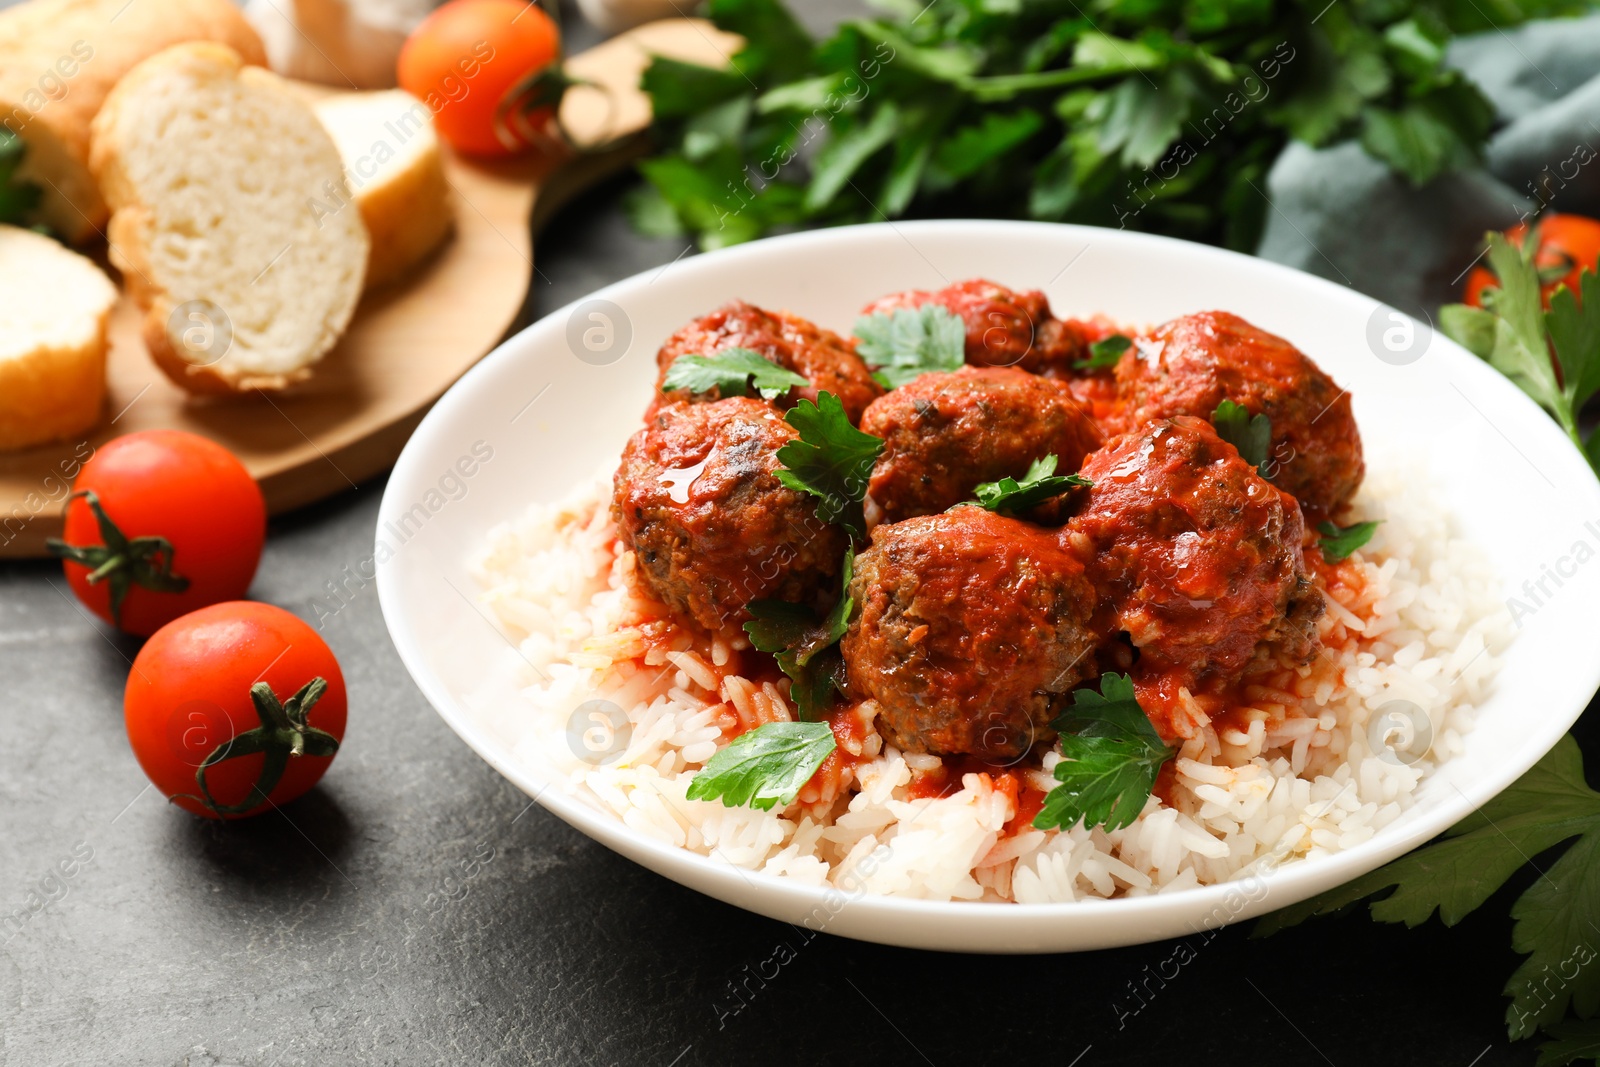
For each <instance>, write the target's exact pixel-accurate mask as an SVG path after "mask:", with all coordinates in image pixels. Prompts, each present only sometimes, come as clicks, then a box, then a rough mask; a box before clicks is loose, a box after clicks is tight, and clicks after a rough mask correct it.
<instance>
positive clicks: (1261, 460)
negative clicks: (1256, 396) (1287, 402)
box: [1211, 400, 1272, 481]
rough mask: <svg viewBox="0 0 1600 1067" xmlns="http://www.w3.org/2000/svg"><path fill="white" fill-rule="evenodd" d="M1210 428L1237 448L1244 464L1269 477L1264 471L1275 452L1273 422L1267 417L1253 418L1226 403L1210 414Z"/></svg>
mask: <svg viewBox="0 0 1600 1067" xmlns="http://www.w3.org/2000/svg"><path fill="white" fill-rule="evenodd" d="M1211 425H1212V426H1214V427H1216V430H1217V436H1218V437H1220V438H1222V439H1223V440H1224V441H1226V442H1228V443H1229V444H1230V445H1232V446H1233V447H1234V448H1237V449H1238V450H1239V455H1240V456H1241V457H1243V459H1244V461H1245V462H1246V463H1248V464H1250V465H1251V466H1252V467H1254V468H1255V469H1256V470H1257V471H1260V472H1261V476H1262V477H1264V478H1265V477H1266V472H1265V471H1264V470H1262V468H1263V467H1264V466H1266V462H1267V456H1268V455H1269V454H1270V449H1271V448H1272V422H1271V420H1269V419H1268V418H1267V417H1266V416H1265V415H1257V416H1255V417H1254V418H1252V417H1251V416H1250V412H1248V411H1246V410H1245V408H1244V405H1242V404H1235V403H1234V402H1233V401H1231V400H1224V401H1223V402H1222V403H1220V404H1218V405H1217V410H1215V411H1213V412H1212V413H1211ZM1267 480H1268V481H1271V480H1272V479H1270V478H1268V479H1267Z"/></svg>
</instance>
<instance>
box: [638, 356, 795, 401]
mask: <svg viewBox="0 0 1600 1067" xmlns="http://www.w3.org/2000/svg"><path fill="white" fill-rule="evenodd" d="M810 384H811V381H810V379H808V378H807V377H806V376H805V375H803V374H796V373H795V372H794V371H792V370H789V369H787V368H785V367H780V366H778V365H777V364H776V363H774V362H772V361H771V360H770V359H768V358H767V357H766V356H763V355H762V354H761V353H760V352H757V351H755V350H754V349H750V348H724V349H721V350H719V351H717V352H716V353H714V354H712V355H710V356H692V355H691V356H679V357H678V358H677V359H675V360H673V363H672V366H670V367H668V368H667V375H666V377H665V378H663V379H662V380H661V391H662V392H663V393H670V392H673V391H674V390H677V389H687V390H689V392H691V393H709V392H711V391H712V390H716V391H717V392H718V393H719V394H720V395H722V396H725V397H728V396H748V395H750V390H752V389H754V390H755V391H756V392H758V393H760V394H761V395H762V396H763V397H765V398H766V399H768V400H775V399H777V398H778V397H780V396H782V395H783V394H784V393H787V392H788V391H789V390H790V389H792V388H797V387H798V388H804V387H806V386H808V385H810Z"/></svg>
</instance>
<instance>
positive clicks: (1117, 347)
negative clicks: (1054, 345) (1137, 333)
mask: <svg viewBox="0 0 1600 1067" xmlns="http://www.w3.org/2000/svg"><path fill="white" fill-rule="evenodd" d="M1132 347H1133V341H1132V340H1130V339H1129V338H1127V337H1124V336H1123V335H1122V334H1120V333H1114V334H1112V335H1111V336H1110V337H1107V338H1105V339H1104V340H1100V341H1096V342H1094V343H1093V344H1091V345H1090V346H1089V358H1088V359H1080V360H1078V361H1076V362H1075V363H1073V364H1072V366H1073V369H1074V370H1102V369H1104V368H1106V367H1115V366H1116V365H1117V364H1118V363H1119V362H1121V360H1122V353H1124V352H1126V351H1127V350H1128V349H1130V348H1132Z"/></svg>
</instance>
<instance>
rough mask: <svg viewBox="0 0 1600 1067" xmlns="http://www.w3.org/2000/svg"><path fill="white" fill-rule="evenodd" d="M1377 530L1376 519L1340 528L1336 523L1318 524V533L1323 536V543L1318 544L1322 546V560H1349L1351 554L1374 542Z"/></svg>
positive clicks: (1334, 561)
mask: <svg viewBox="0 0 1600 1067" xmlns="http://www.w3.org/2000/svg"><path fill="white" fill-rule="evenodd" d="M1377 529H1378V520H1376V519H1374V520H1372V521H1371V522H1358V523H1354V524H1352V525H1350V526H1340V525H1339V524H1338V523H1334V522H1322V523H1318V524H1317V532H1318V533H1319V534H1321V535H1322V539H1321V541H1319V542H1318V543H1319V544H1320V545H1321V546H1322V558H1323V559H1325V560H1327V561H1328V562H1329V563H1338V562H1339V561H1340V560H1342V559H1349V558H1350V553H1352V552H1354V551H1355V550H1356V549H1358V548H1360V547H1361V546H1362V545H1365V544H1366V543H1367V542H1368V541H1370V540H1372V535H1373V534H1374V533H1375V532H1377Z"/></svg>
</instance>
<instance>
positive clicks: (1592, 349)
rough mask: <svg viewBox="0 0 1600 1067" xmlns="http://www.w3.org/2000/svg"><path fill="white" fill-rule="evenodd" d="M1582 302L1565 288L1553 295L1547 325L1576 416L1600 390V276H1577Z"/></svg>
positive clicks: (1567, 397) (1568, 398)
mask: <svg viewBox="0 0 1600 1067" xmlns="http://www.w3.org/2000/svg"><path fill="white" fill-rule="evenodd" d="M1578 286H1579V288H1580V289H1581V291H1582V293H1581V295H1582V301H1581V303H1580V301H1579V299H1578V294H1575V293H1573V292H1572V291H1571V290H1570V289H1568V288H1567V287H1566V286H1565V285H1563V286H1561V287H1560V288H1558V289H1557V290H1556V291H1555V292H1554V293H1552V294H1550V310H1549V311H1548V312H1546V313H1545V325H1546V327H1547V329H1548V330H1549V333H1550V343H1551V345H1552V346H1553V347H1554V348H1555V350H1556V357H1557V358H1558V359H1559V360H1560V361H1561V378H1562V381H1563V382H1565V383H1566V384H1565V385H1564V387H1563V388H1562V395H1563V396H1565V397H1566V400H1567V404H1568V406H1569V407H1571V408H1572V410H1573V411H1574V412H1577V411H1580V410H1582V408H1583V405H1584V404H1586V403H1587V402H1588V401H1589V398H1590V397H1592V396H1594V394H1595V392H1596V391H1597V390H1600V275H1596V274H1595V273H1594V271H1592V270H1586V271H1584V272H1583V273H1582V274H1580V275H1579V276H1578Z"/></svg>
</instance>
